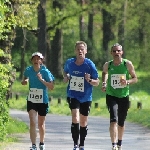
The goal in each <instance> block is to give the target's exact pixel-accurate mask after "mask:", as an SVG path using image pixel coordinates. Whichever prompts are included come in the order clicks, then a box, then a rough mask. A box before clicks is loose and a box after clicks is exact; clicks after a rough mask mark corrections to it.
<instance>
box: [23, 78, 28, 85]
mask: <svg viewBox="0 0 150 150" xmlns="http://www.w3.org/2000/svg"><path fill="white" fill-rule="evenodd" d="M28 81H29V79H28V78H26V77H23V80H22V81H21V84H22V85H27V83H28Z"/></svg>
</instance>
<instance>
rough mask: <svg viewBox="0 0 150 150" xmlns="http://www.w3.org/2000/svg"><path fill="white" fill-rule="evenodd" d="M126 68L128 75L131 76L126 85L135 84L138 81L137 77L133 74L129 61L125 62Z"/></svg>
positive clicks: (132, 67) (133, 70)
mask: <svg viewBox="0 0 150 150" xmlns="http://www.w3.org/2000/svg"><path fill="white" fill-rule="evenodd" d="M127 68H128V71H129V74H130V76H131V79H129V80H127V83H129V84H134V83H136V82H137V81H138V79H137V75H136V73H135V69H134V66H133V64H132V62H131V61H127Z"/></svg>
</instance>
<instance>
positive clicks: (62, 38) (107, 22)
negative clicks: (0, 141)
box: [0, 0, 150, 137]
mask: <svg viewBox="0 0 150 150" xmlns="http://www.w3.org/2000/svg"><path fill="white" fill-rule="evenodd" d="M149 18H150V1H142V0H0V21H1V26H0V77H1V80H0V90H1V92H0V111H1V112H5V114H1V115H0V116H2V121H0V124H1V125H0V129H1V130H3V131H5V127H4V126H5V123H7V121H8V120H7V115H8V111H4V110H5V108H6V110H7V106H6V107H3V106H4V105H5V103H4V99H6V100H7V99H8V98H9V89H10V88H11V86H12V84H13V82H14V80H15V76H16V75H15V74H16V71H17V72H19V78H20V79H22V77H23V71H24V69H25V68H26V67H27V66H28V65H30V58H31V54H32V53H33V52H36V51H39V52H41V53H42V54H43V55H44V57H45V65H46V66H47V67H48V69H49V70H50V71H51V72H52V73H53V74H54V76H55V77H56V78H62V69H63V65H64V62H65V61H66V59H68V58H70V57H74V55H75V54H74V45H75V42H76V41H79V40H82V41H85V42H86V43H87V45H88V53H87V57H88V58H90V59H92V61H93V62H94V63H95V64H96V66H97V68H98V69H99V70H101V69H102V66H103V64H104V62H105V61H108V60H110V59H111V55H110V48H111V46H112V45H113V44H114V43H120V44H121V45H122V46H123V50H124V58H127V59H129V60H131V61H132V62H133V64H134V65H135V69H136V70H148V69H149V66H148V65H147V64H148V62H149V56H150V54H149V52H148V50H149V48H150V43H149V42H148V39H149V38H150V30H149V25H150V19H149ZM0 134H2V135H0V137H2V136H4V135H5V133H4V132H2V133H0Z"/></svg>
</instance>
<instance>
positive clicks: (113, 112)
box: [106, 95, 129, 126]
mask: <svg viewBox="0 0 150 150" xmlns="http://www.w3.org/2000/svg"><path fill="white" fill-rule="evenodd" d="M106 104H107V107H108V111H109V113H110V122H118V125H120V126H123V125H124V121H125V119H126V116H127V112H128V109H129V96H126V97H123V98H118V97H115V96H111V95H106Z"/></svg>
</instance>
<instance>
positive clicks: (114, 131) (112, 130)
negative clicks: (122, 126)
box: [109, 122, 118, 143]
mask: <svg viewBox="0 0 150 150" xmlns="http://www.w3.org/2000/svg"><path fill="white" fill-rule="evenodd" d="M109 132H110V137H111V142H112V143H117V139H118V129H117V123H116V122H111V123H110V128H109Z"/></svg>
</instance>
